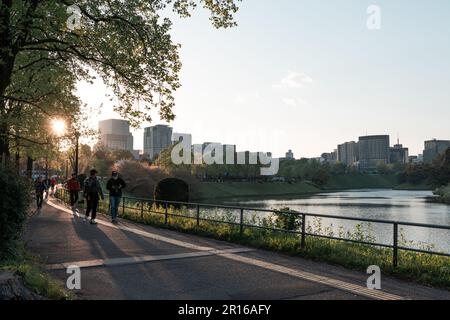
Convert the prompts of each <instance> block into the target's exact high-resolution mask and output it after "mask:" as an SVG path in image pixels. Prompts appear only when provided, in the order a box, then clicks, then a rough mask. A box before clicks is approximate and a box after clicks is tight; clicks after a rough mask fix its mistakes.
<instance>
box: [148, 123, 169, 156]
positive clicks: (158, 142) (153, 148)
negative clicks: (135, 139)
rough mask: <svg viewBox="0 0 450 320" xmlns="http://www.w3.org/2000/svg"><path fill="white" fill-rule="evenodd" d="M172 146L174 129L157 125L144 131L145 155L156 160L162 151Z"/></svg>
mask: <svg viewBox="0 0 450 320" xmlns="http://www.w3.org/2000/svg"><path fill="white" fill-rule="evenodd" d="M171 144H172V128H171V127H169V126H167V125H160V124H159V125H156V126H152V127H148V128H145V129H144V153H145V154H147V155H148V156H149V158H150V159H151V160H154V159H155V158H156V157H157V156H158V155H159V154H160V153H161V151H163V150H165V149H167V148H168V147H169V146H170V145H171Z"/></svg>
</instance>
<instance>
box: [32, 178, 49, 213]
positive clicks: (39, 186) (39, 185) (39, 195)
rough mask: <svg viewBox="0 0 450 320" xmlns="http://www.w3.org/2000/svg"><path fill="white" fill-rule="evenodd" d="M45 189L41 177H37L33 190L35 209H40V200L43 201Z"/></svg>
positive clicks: (45, 186)
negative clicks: (34, 193)
mask: <svg viewBox="0 0 450 320" xmlns="http://www.w3.org/2000/svg"><path fill="white" fill-rule="evenodd" d="M45 190H47V185H46V183H45V181H44V180H42V178H41V177H38V178H37V180H36V182H35V183H34V191H35V192H36V206H37V210H40V209H42V202H44V192H45Z"/></svg>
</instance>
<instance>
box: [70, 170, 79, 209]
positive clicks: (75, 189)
mask: <svg viewBox="0 0 450 320" xmlns="http://www.w3.org/2000/svg"><path fill="white" fill-rule="evenodd" d="M67 189H69V194H70V206H71V207H72V211H73V213H74V214H76V213H77V203H78V193H79V192H80V190H81V187H80V182H79V181H78V178H77V175H76V173H72V178H70V179H69V181H67Z"/></svg>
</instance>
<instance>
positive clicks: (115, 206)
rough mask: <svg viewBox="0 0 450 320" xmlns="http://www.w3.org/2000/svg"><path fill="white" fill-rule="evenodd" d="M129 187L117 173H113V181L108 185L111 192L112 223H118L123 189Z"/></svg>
mask: <svg viewBox="0 0 450 320" xmlns="http://www.w3.org/2000/svg"><path fill="white" fill-rule="evenodd" d="M126 186H127V185H126V183H125V181H123V179H122V178H121V177H119V173H118V172H117V171H113V172H112V177H111V179H109V180H108V182H107V184H106V189H108V191H109V202H110V203H111V219H112V223H117V214H118V211H119V205H120V200H121V198H122V189H123V188H125V187H126Z"/></svg>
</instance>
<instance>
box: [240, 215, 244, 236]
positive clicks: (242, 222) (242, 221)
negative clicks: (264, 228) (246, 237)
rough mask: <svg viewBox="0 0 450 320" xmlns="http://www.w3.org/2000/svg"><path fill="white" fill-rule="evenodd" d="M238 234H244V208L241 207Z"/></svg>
mask: <svg viewBox="0 0 450 320" xmlns="http://www.w3.org/2000/svg"><path fill="white" fill-rule="evenodd" d="M239 234H240V235H241V236H242V235H243V234H244V209H241V219H240V223H239Z"/></svg>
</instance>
